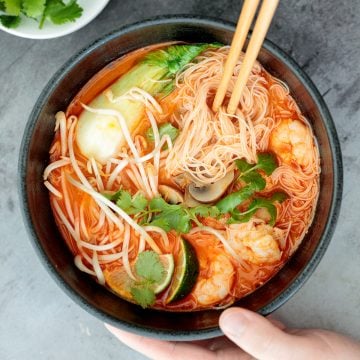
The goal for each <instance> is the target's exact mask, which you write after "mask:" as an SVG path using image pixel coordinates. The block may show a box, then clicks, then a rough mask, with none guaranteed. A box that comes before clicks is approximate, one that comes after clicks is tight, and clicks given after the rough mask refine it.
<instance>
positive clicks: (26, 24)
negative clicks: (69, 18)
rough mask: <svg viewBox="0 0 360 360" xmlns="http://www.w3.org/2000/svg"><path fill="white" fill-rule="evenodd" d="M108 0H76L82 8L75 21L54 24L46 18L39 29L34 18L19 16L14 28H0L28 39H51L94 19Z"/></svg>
mask: <svg viewBox="0 0 360 360" xmlns="http://www.w3.org/2000/svg"><path fill="white" fill-rule="evenodd" d="M109 1H110V0H96V1H89V0H78V4H79V5H80V6H81V7H82V8H83V13H82V15H81V17H80V18H78V19H76V21H75V22H69V23H66V24H63V25H55V24H53V23H52V22H50V21H48V20H46V21H45V23H44V26H43V28H42V29H39V23H38V22H37V21H35V20H32V19H30V18H27V17H25V16H21V24H20V25H19V27H17V28H16V29H8V28H6V27H4V26H2V25H1V24H0V30H3V31H6V32H7V33H9V34H12V35H16V36H20V37H23V38H28V39H52V38H56V37H60V36H64V35H68V34H70V33H72V32H74V31H76V30H79V29H80V28H82V27H83V26H85V25H87V24H88V23H89V22H90V21H92V20H94V19H95V18H96V16H98V15H99V14H100V13H101V11H102V10H103V9H104V8H105V6H106V5H107V3H108V2H109Z"/></svg>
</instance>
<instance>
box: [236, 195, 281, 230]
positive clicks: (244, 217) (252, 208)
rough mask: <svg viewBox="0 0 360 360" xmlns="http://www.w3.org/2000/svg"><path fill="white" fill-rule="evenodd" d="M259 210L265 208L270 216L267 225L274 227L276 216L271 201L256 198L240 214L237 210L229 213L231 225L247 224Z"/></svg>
mask: <svg viewBox="0 0 360 360" xmlns="http://www.w3.org/2000/svg"><path fill="white" fill-rule="evenodd" d="M260 208H265V209H266V210H267V211H268V212H269V214H270V221H269V224H270V225H271V226H274V224H275V221H276V216H277V210H276V207H275V205H273V204H272V202H271V200H269V199H263V198H256V199H254V200H253V201H252V203H251V204H250V205H249V208H248V210H246V211H244V212H243V213H241V212H240V211H238V210H237V209H235V210H234V211H233V212H232V213H231V220H230V222H231V223H234V222H248V221H249V220H250V219H251V218H252V216H253V215H254V214H255V213H256V211H257V210H258V209H260Z"/></svg>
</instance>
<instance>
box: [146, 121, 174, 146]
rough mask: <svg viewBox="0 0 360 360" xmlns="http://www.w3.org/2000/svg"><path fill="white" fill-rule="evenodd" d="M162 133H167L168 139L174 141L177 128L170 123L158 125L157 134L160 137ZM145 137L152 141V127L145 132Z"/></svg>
mask: <svg viewBox="0 0 360 360" xmlns="http://www.w3.org/2000/svg"><path fill="white" fill-rule="evenodd" d="M164 135H169V136H170V139H171V141H172V142H174V140H175V139H176V138H177V137H178V135H179V129H177V128H176V127H174V126H172V125H171V124H170V123H165V124H163V125H161V126H160V127H159V136H160V139H161V138H162V137H163V136H164ZM146 137H147V139H148V140H149V141H151V142H154V141H155V138H154V131H153V129H152V128H151V127H150V128H149V129H148V130H147V132H146Z"/></svg>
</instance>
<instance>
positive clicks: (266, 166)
mask: <svg viewBox="0 0 360 360" xmlns="http://www.w3.org/2000/svg"><path fill="white" fill-rule="evenodd" d="M235 164H236V166H237V168H238V169H239V170H240V172H241V175H240V177H241V178H243V176H245V175H246V174H248V173H250V172H253V171H254V170H263V171H264V172H265V174H266V175H268V176H269V175H271V174H272V173H273V171H274V170H275V169H276V168H277V166H278V163H277V160H276V156H275V155H274V154H273V153H270V152H269V153H259V154H258V162H257V163H256V164H249V163H248V162H247V161H246V160H245V159H238V160H235Z"/></svg>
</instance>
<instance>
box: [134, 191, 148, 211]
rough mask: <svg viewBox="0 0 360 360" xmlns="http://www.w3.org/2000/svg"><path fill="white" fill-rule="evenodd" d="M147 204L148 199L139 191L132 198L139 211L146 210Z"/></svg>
mask: <svg viewBox="0 0 360 360" xmlns="http://www.w3.org/2000/svg"><path fill="white" fill-rule="evenodd" d="M147 204H148V200H147V199H146V197H145V196H144V195H143V194H141V193H137V194H136V195H135V196H134V197H133V199H132V206H133V207H134V208H135V209H137V210H139V211H141V210H144V209H145V208H146V206H147Z"/></svg>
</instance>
